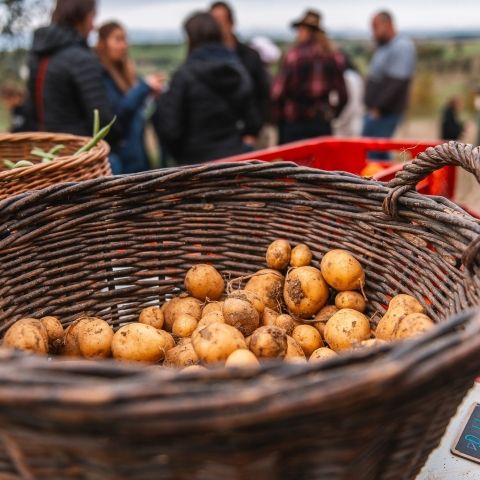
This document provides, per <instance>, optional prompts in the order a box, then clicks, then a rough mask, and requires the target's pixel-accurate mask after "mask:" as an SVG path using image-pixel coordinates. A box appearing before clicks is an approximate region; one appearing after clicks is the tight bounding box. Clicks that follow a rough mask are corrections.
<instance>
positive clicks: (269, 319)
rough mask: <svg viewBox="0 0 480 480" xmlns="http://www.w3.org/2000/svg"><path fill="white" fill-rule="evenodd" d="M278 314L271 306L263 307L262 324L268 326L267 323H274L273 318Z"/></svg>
mask: <svg viewBox="0 0 480 480" xmlns="http://www.w3.org/2000/svg"><path fill="white" fill-rule="evenodd" d="M279 315H280V314H279V313H278V312H277V311H276V310H273V309H271V308H268V307H265V310H264V311H263V315H262V324H263V325H266V326H269V325H274V324H275V319H276V318H277V317H278V316H279Z"/></svg>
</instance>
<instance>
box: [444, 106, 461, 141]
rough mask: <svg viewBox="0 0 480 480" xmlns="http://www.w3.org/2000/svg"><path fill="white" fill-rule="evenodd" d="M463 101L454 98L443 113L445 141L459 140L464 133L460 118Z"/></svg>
mask: <svg viewBox="0 0 480 480" xmlns="http://www.w3.org/2000/svg"><path fill="white" fill-rule="evenodd" d="M460 108H461V100H460V98H458V97H453V98H451V99H450V100H449V102H448V103H447V105H446V106H445V108H444V109H443V112H442V128H441V130H442V131H441V138H442V139H443V140H459V139H460V137H461V136H462V133H463V123H462V122H461V121H460V119H459V118H458V114H459V111H460Z"/></svg>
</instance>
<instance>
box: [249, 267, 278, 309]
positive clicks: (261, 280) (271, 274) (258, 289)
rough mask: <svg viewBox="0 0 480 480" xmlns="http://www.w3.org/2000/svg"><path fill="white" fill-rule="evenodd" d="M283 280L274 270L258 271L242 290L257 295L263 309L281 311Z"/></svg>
mask: <svg viewBox="0 0 480 480" xmlns="http://www.w3.org/2000/svg"><path fill="white" fill-rule="evenodd" d="M283 282H284V278H283V275H282V274H281V273H280V272H277V271H276V270H269V269H264V270H259V271H258V272H257V273H256V274H255V275H254V276H253V277H252V278H250V280H249V281H248V282H247V284H246V285H245V288H244V290H246V291H248V292H253V293H255V294H256V295H258V296H259V297H260V299H261V301H262V302H263V304H264V306H265V307H268V308H271V309H272V310H275V311H280V309H281V299H282V290H283Z"/></svg>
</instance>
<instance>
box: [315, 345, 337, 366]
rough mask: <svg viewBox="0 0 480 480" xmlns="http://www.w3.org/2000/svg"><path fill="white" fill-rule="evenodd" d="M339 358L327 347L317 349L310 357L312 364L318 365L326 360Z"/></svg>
mask: <svg viewBox="0 0 480 480" xmlns="http://www.w3.org/2000/svg"><path fill="white" fill-rule="evenodd" d="M333 357H338V353H335V352H334V351H333V350H332V349H330V348H327V347H320V348H317V350H315V351H314V352H312V354H311V355H310V358H309V360H308V361H309V362H310V363H317V362H323V361H324V360H328V359H329V358H333Z"/></svg>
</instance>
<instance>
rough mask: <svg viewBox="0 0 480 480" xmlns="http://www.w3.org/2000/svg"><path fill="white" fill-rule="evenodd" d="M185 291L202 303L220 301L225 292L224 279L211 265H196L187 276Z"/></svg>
mask: <svg viewBox="0 0 480 480" xmlns="http://www.w3.org/2000/svg"><path fill="white" fill-rule="evenodd" d="M185 289H186V290H187V292H188V293H189V294H190V295H191V296H192V297H195V298H198V299H199V300H201V301H202V302H203V301H205V300H207V299H208V300H218V299H219V298H220V297H221V296H222V295H223V292H224V290H225V282H224V280H223V277H222V276H221V275H220V273H218V271H217V270H216V269H215V268H214V267H212V266H211V265H205V264H199V265H194V266H193V267H192V268H191V269H190V270H189V271H188V272H187V275H186V276H185Z"/></svg>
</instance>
